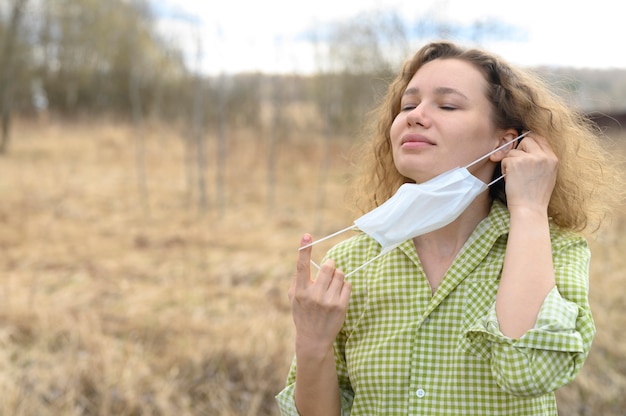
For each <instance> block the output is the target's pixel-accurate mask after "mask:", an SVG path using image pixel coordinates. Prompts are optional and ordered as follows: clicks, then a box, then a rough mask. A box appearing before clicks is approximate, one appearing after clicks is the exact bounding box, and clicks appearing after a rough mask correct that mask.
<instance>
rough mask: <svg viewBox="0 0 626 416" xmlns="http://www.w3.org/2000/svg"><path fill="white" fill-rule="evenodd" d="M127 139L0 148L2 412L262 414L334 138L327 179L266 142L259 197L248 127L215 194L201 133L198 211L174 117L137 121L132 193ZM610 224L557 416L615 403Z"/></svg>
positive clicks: (341, 173) (343, 213) (617, 352)
mask: <svg viewBox="0 0 626 416" xmlns="http://www.w3.org/2000/svg"><path fill="white" fill-rule="evenodd" d="M136 133H137V132H135V131H134V130H133V129H132V128H131V127H129V126H126V125H120V124H112V123H105V122H90V123H87V122H80V123H79V122H77V123H57V122H26V121H18V122H17V123H16V124H15V125H14V129H13V142H12V147H11V149H10V152H9V154H8V155H5V156H3V157H0V415H7V416H9V415H10V416H47V415H102V416H104V415H220V416H229V415H237V416H239V415H244V416H245V415H254V416H264V415H275V414H277V409H276V407H275V404H274V399H273V396H274V395H275V394H276V393H277V392H278V391H279V390H280V389H281V388H282V387H283V383H284V379H285V377H286V373H287V370H288V367H289V364H290V361H291V358H292V354H293V346H292V333H293V328H292V324H291V318H290V314H289V305H288V302H287V296H286V292H287V288H288V286H289V283H290V280H291V274H292V267H293V263H294V259H295V257H296V246H297V243H298V240H299V238H300V235H301V233H303V232H305V231H312V232H313V233H314V235H315V236H321V235H322V234H325V233H328V232H331V231H335V230H337V229H340V228H342V227H343V226H346V225H348V224H349V223H350V222H351V220H352V217H351V215H352V214H351V213H350V212H349V210H348V209H346V206H345V204H344V200H343V195H344V191H345V179H346V176H347V175H348V172H349V164H348V162H347V161H346V159H345V155H346V154H347V153H348V152H349V142H348V141H346V140H344V141H341V142H337V143H334V144H333V148H332V149H331V150H330V152H329V153H330V155H331V160H330V164H329V170H328V177H327V179H326V180H324V179H323V178H324V176H323V175H322V170H321V167H322V166H323V163H322V159H323V156H324V154H325V153H324V150H323V142H322V140H321V139H311V140H309V141H305V140H300V141H298V142H297V143H296V142H295V141H294V143H290V144H288V143H281V144H280V145H279V148H278V149H279V150H278V153H277V158H276V166H277V168H276V169H277V170H276V188H275V191H274V193H272V192H271V188H270V187H269V186H268V183H267V182H268V177H269V176H268V175H269V174H268V169H267V160H268V155H267V148H266V145H265V142H264V141H263V140H261V139H260V138H259V137H258V135H255V134H253V133H252V132H245V131H241V132H238V134H237V135H234V134H232V135H231V136H229V142H228V149H227V150H228V157H227V159H226V160H224V167H225V170H224V174H223V177H221V178H222V179H223V183H224V188H223V192H221V191H220V192H218V191H219V190H220V189H221V188H220V187H219V186H218V185H217V184H218V179H219V178H220V176H218V174H217V173H216V171H215V165H216V160H215V157H214V156H213V155H214V154H215V149H214V144H212V143H213V142H210V143H209V146H208V152H209V155H211V156H210V157H209V166H208V168H207V174H208V176H207V183H206V187H207V191H208V209H207V210H206V211H205V212H203V210H201V209H199V208H198V204H197V199H198V192H196V191H195V187H193V186H190V185H189V179H188V178H189V177H190V176H189V172H190V170H189V167H188V166H186V164H185V160H186V155H185V146H184V141H183V139H182V138H181V133H180V131H179V130H176V129H174V128H173V127H171V126H169V127H168V126H147V127H145V128H144V129H143V133H142V134H143V137H145V140H146V147H145V172H146V180H147V182H146V187H145V192H143V193H142V192H140V187H139V186H138V179H137V178H138V175H137V159H136V146H135V136H136ZM210 139H211V140H213V139H212V138H210ZM622 151H626V146H623V147H622ZM324 184H325V185H324ZM322 189H323V190H324V191H325V193H324V196H325V198H324V199H320V195H321V194H320V190H322ZM271 195H273V196H272V197H270V196H271ZM219 201H223V204H224V205H223V207H224V208H225V209H224V210H223V211H221V210H220V209H218V206H219V205H220V203H219ZM320 201H323V202H324V203H323V208H321V207H320ZM270 202H271V203H270ZM319 224H323V225H321V226H320V225H319ZM625 233H626V211H625V210H623V211H622V212H620V213H618V215H617V217H616V218H615V220H614V221H613V223H612V225H611V226H610V227H608V228H607V229H606V230H605V231H603V232H602V233H599V234H598V235H597V237H594V238H593V239H592V240H591V244H592V249H593V264H592V276H591V280H592V282H591V287H592V289H591V298H592V299H591V300H592V304H593V310H594V313H595V318H596V323H597V327H598V333H597V337H596V340H595V343H594V346H593V349H592V352H591V355H590V357H589V360H588V362H587V364H586V365H585V367H584V369H583V371H582V373H581V374H580V376H579V377H578V378H577V380H576V381H575V382H574V383H572V384H571V385H569V386H567V387H565V388H564V389H562V390H561V391H559V392H558V397H559V406H560V409H561V414H562V415H603V416H608V415H623V414H625V413H626V410H625V409H626V395H625V394H624V393H625V392H626V333H625V332H624V328H626V302H625V301H624V288H625V287H626V256H625V255H624V253H626V239H625V237H624V234H625ZM320 253H321V251H319V250H318V251H317V254H319V255H320V256H321V254H320Z"/></svg>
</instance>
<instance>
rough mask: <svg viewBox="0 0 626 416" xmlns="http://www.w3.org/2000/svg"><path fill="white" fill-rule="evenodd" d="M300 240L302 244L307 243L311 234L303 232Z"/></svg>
mask: <svg viewBox="0 0 626 416" xmlns="http://www.w3.org/2000/svg"><path fill="white" fill-rule="evenodd" d="M302 242H303V243H304V244H309V243H310V242H311V236H310V235H309V234H305V235H304V236H302Z"/></svg>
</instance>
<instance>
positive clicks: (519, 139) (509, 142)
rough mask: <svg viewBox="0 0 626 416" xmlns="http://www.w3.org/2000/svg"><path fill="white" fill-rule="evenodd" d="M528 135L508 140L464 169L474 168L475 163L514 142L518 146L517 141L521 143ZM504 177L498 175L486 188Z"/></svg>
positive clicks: (503, 175) (524, 134)
mask: <svg viewBox="0 0 626 416" xmlns="http://www.w3.org/2000/svg"><path fill="white" fill-rule="evenodd" d="M528 133H530V130H528V131H527V132H526V133H523V134H520V135H519V136H517V137H516V138H514V139H513V140H510V141H508V142H506V143H504V144H503V145H502V146H500V147H498V148H496V149H494V150H492V151H491V152H489V153H487V154H486V155H484V156H482V157H480V158H478V159H476V160H475V161H473V162H472V163H470V164H469V165H467V166H465V169H469V168H470V167H471V166H474V165H475V164H476V163H478V162H480V161H481V160H485V159H487V158H488V157H489V156H491V155H492V154H494V153H496V152H499V151H500V150H502V149H504V148H505V147H507V146H508V145H510V144H511V143H513V142H515V141H518V144H519V141H521V140H522V139H523V138H524V137H526V135H527V134H528ZM516 148H517V146H516ZM505 176H506V175H505V174H502V175H500V176H499V177H497V178H496V179H494V180H492V181H491V182H489V183H488V184H487V187H490V186H491V185H493V184H494V183H496V182H498V181H499V180H501V179H502V178H504V177H505Z"/></svg>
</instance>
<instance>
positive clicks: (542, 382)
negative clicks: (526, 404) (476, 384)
mask: <svg viewBox="0 0 626 416" xmlns="http://www.w3.org/2000/svg"><path fill="white" fill-rule="evenodd" d="M559 246H561V247H559ZM589 259H590V252H589V248H588V246H587V242H586V241H585V240H584V239H583V238H580V237H578V238H569V239H568V242H567V243H566V244H558V243H557V244H556V245H555V244H554V243H553V262H554V268H555V274H556V282H557V284H556V286H555V287H554V288H553V289H552V290H551V291H550V292H549V293H548V295H547V296H546V299H545V300H544V303H543V304H542V306H541V309H540V310H539V314H538V316H537V322H536V324H535V327H534V328H532V329H531V330H529V331H528V332H526V333H525V334H524V335H523V336H522V337H520V338H519V339H513V338H509V337H507V336H505V335H504V334H502V332H501V331H500V328H499V325H498V319H497V316H496V310H495V302H494V304H493V305H492V306H491V308H490V310H489V312H488V313H487V315H486V316H483V317H481V318H479V319H478V320H476V321H475V322H474V323H473V325H471V327H470V328H469V329H468V331H467V332H466V333H465V336H466V337H467V338H468V340H469V342H470V343H471V344H473V345H482V346H483V347H484V344H488V349H489V350H490V355H489V360H490V363H491V368H492V372H493V375H494V377H495V379H496V381H497V382H498V384H499V385H500V386H501V387H502V388H503V389H504V390H506V391H508V392H509V393H511V394H514V395H516V396H529V397H531V396H539V395H543V394H546V393H549V392H552V391H554V390H556V389H557V388H559V387H561V386H563V385H565V384H567V383H569V382H570V381H571V380H573V379H574V377H575V376H576V375H577V374H578V372H579V371H580V369H581V368H582V365H583V364H584V362H585V359H586V358H587V356H588V354H589V349H590V348H591V342H592V340H593V336H594V334H595V325H594V322H593V318H592V315H591V310H590V308H589V303H588V292H589V290H588V289H589V287H588V281H589V280H588V276H589Z"/></svg>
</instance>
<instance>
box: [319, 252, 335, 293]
mask: <svg viewBox="0 0 626 416" xmlns="http://www.w3.org/2000/svg"><path fill="white" fill-rule="evenodd" d="M335 270H336V269H335V262H334V261H333V260H332V259H328V260H326V261H325V262H324V263H323V264H322V266H321V267H320V272H319V274H318V275H317V279H315V284H317V285H318V286H319V288H320V289H321V290H324V291H326V290H328V288H329V286H330V284H331V282H332V281H333V278H334V274H335Z"/></svg>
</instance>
